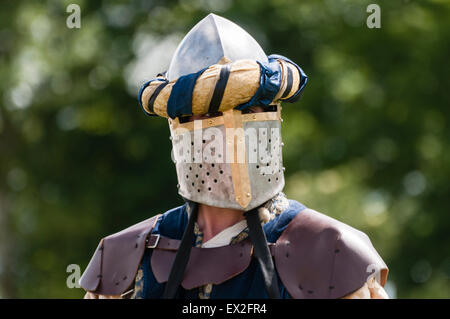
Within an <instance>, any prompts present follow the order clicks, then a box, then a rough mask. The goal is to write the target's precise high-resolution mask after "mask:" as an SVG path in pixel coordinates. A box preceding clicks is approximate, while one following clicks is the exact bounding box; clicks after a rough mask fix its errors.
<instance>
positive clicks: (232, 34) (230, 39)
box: [167, 13, 268, 81]
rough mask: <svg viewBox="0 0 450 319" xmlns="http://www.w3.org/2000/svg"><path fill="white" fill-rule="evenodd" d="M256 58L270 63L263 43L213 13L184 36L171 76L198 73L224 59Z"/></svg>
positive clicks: (173, 63) (174, 57)
mask: <svg viewBox="0 0 450 319" xmlns="http://www.w3.org/2000/svg"><path fill="white" fill-rule="evenodd" d="M241 59H252V60H257V61H260V62H268V59H267V56H266V54H265V53H264V51H263V49H262V48H261V46H260V45H259V44H258V42H256V40H255V39H253V37H252V36H251V35H250V34H248V33H247V31H245V30H244V29H242V28H241V27H240V26H238V25H237V24H235V23H233V22H231V21H230V20H228V19H225V18H222V17H220V16H217V15H215V14H213V13H210V14H209V15H207V16H206V17H205V18H203V19H202V20H201V21H200V22H199V23H197V24H196V25H195V26H194V27H193V28H192V29H191V31H189V33H188V34H186V36H185V37H184V39H183V40H182V41H181V43H180V44H179V45H178V48H177V49H176V51H175V54H174V55H173V57H172V61H171V62H170V66H169V70H168V71H167V78H168V79H169V81H172V80H175V79H177V78H179V77H180V76H182V75H186V74H189V73H194V72H198V71H200V70H201V69H203V68H206V67H208V66H210V65H213V64H217V63H219V62H221V60H222V61H223V62H233V61H236V60H241Z"/></svg>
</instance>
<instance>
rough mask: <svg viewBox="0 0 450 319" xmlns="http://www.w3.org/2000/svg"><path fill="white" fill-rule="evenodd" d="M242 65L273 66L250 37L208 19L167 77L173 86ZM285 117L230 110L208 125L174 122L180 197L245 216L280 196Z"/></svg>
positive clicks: (213, 17) (196, 29)
mask: <svg viewBox="0 0 450 319" xmlns="http://www.w3.org/2000/svg"><path fill="white" fill-rule="evenodd" d="M243 59H249V60H253V61H255V60H256V61H258V62H261V63H264V64H266V63H268V58H267V56H266V54H265V53H264V51H263V49H262V48H261V47H260V46H259V44H258V43H257V42H256V41H255V39H253V38H252V37H251V36H250V35H249V34H248V33H247V32H246V31H244V30H243V29H242V28H241V27H239V26H238V25H236V24H235V23H233V22H231V21H229V20H227V19H224V18H222V17H219V16H217V15H214V14H209V15H208V16H207V17H205V18H204V19H203V20H201V21H200V22H199V23H198V24H197V25H195V26H194V27H193V28H192V30H191V31H189V33H188V34H187V35H186V36H185V37H184V39H183V40H182V42H181V43H180V45H179V46H178V48H177V50H176V51H175V54H174V56H173V58H172V62H171V64H170V66H169V70H168V74H167V77H168V79H169V81H172V80H176V79H178V78H179V77H181V76H184V75H187V74H191V73H196V72H198V71H200V70H202V69H204V68H207V67H209V66H211V65H214V64H226V63H229V62H235V61H237V60H243ZM239 89H240V87H235V88H234V90H235V91H233V92H234V94H237V95H239V94H240V92H239ZM229 92H231V91H229ZM280 116H281V115H280V108H278V109H277V110H276V111H273V110H272V111H270V112H269V111H268V112H261V113H257V114H242V112H241V111H240V110H236V109H230V110H227V111H224V112H223V114H222V115H216V116H215V117H212V118H209V119H207V120H199V121H191V122H180V121H179V119H178V118H176V119H173V120H169V123H170V130H171V135H172V145H173V160H174V163H175V166H176V170H177V177H178V193H179V194H180V195H181V196H182V197H183V198H186V199H188V200H190V201H193V202H196V203H201V204H205V205H209V206H215V207H222V208H231V209H237V210H243V211H249V210H251V209H253V208H256V207H258V206H260V205H262V204H264V203H265V202H267V201H268V200H270V199H271V198H273V197H274V196H276V195H277V194H278V193H279V192H281V191H282V190H283V187H284V173H283V167H282V154H281V146H282V142H281V132H280V127H281V117H280ZM198 125H199V126H198ZM180 154H183V156H180Z"/></svg>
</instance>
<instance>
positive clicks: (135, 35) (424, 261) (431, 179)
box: [0, 0, 450, 298]
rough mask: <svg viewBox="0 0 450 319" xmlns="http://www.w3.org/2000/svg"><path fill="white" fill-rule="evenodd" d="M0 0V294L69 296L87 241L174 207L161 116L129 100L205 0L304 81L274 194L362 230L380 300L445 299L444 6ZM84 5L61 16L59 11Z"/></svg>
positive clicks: (199, 14)
mask: <svg viewBox="0 0 450 319" xmlns="http://www.w3.org/2000/svg"><path fill="white" fill-rule="evenodd" d="M372 2H373V1H372V0H371V1H361V0H359V1H358V0H355V1H346V0H323V1H317V0H311V1H296V0H286V1H284V0H266V1H257V0H210V1H207V0H184V1H181V0H180V1H167V0H154V1H144V0H133V1H75V0H73V1H56V0H55V1H50V0H49V1H2V2H1V3H0V297H2V298H11V297H15V298H80V297H82V296H83V294H84V292H83V291H82V289H77V288H73V289H70V288H68V287H67V285H66V279H67V276H68V275H69V273H67V271H66V270H67V266H68V265H69V264H78V265H80V267H81V270H82V271H83V270H84V269H85V267H86V265H87V264H88V262H89V259H90V257H91V255H92V253H93V251H94V250H95V248H96V246H97V244H98V241H99V240H100V238H101V237H104V236H106V235H108V234H111V233H113V232H117V231H119V230H121V229H123V228H126V227H127V226H129V225H132V224H134V223H136V222H138V221H141V220H143V219H145V218H148V217H150V216H152V215H154V214H156V213H162V212H164V211H166V210H168V209H170V208H172V207H174V206H177V205H179V204H181V203H182V201H181V199H180V197H179V196H177V188H176V175H175V169H174V166H173V163H172V162H171V160H170V150H171V145H170V141H169V129H168V125H167V121H166V120H165V119H161V118H149V117H147V116H145V114H144V113H143V112H142V111H141V109H140V108H139V106H138V104H137V100H136V95H137V92H138V88H139V86H140V85H141V84H142V83H143V82H144V81H145V80H148V79H151V78H152V77H154V76H155V75H156V74H157V73H159V72H161V71H164V70H166V69H167V67H168V64H169V61H170V58H171V56H172V54H173V52H174V50H175V48H176V45H177V44H178V43H179V41H180V40H181V39H182V37H183V36H184V35H185V34H186V32H187V31H188V30H190V28H191V27H192V26H193V25H194V24H195V23H197V22H198V21H199V20H200V19H202V18H203V17H204V16H205V15H207V14H208V13H209V12H215V13H217V14H219V15H222V16H224V17H226V18H228V19H231V20H232V21H234V22H236V23H238V24H239V25H241V26H242V27H243V28H244V29H246V30H247V31H248V32H249V33H250V34H251V35H253V36H254V37H255V38H256V39H257V40H258V42H259V43H260V44H261V46H262V47H263V48H264V50H265V52H266V53H267V54H271V53H278V54H282V55H285V56H287V57H289V58H291V59H293V60H294V61H296V62H297V63H298V64H299V65H300V66H302V68H303V69H304V71H305V72H306V73H307V74H308V76H309V83H308V85H307V87H306V89H305V91H304V95H303V98H302V99H301V100H300V101H299V102H297V103H295V104H293V105H289V104H286V105H285V107H284V109H283V112H284V116H283V117H284V127H283V132H282V134H283V139H284V142H285V144H286V147H285V148H284V154H283V155H284V161H285V166H286V174H287V175H286V177H287V182H286V188H285V192H286V193H287V195H288V196H289V197H290V198H293V199H296V200H298V201H300V202H302V203H304V204H306V205H307V206H309V207H311V208H314V209H316V210H319V211H321V212H323V213H326V214H328V215H330V216H332V217H335V218H337V219H339V220H341V221H343V222H345V223H348V224H350V225H352V226H354V227H356V228H359V229H361V230H363V231H365V232H366V233H367V234H368V235H369V236H370V238H371V239H372V242H373V243H374V245H375V247H376V248H377V250H378V251H379V253H380V255H381V256H382V257H383V258H384V259H385V261H386V263H387V264H388V266H389V267H390V276H389V282H388V286H387V290H388V293H389V294H390V295H391V297H397V298H449V297H450V234H449V232H450V214H449V208H450V183H449V179H450V160H449V159H450V149H449V136H450V129H449V113H450V109H449V105H450V103H449V89H450V80H449V73H450V72H449V71H450V67H449V62H448V58H449V56H450V2H448V1H446V0H440V1H438V0H434V1H387V0H385V1H377V2H376V3H377V4H379V5H380V7H381V28H380V29H369V28H368V27H367V25H366V19H367V17H368V16H369V13H367V12H366V8H367V5H368V4H370V3H372ZM70 3H75V4H78V5H79V6H80V8H81V28H80V29H69V28H68V27H67V26H66V19H67V17H68V16H69V13H67V12H66V7H67V5H69V4H70Z"/></svg>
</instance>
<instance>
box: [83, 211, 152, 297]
mask: <svg viewBox="0 0 450 319" xmlns="http://www.w3.org/2000/svg"><path fill="white" fill-rule="evenodd" d="M159 216H160V215H156V216H154V217H152V218H149V219H146V220H144V221H142V222H140V223H138V224H136V225H133V226H131V227H128V228H127V229H124V230H122V231H121V232H118V233H116V234H113V235H110V236H108V237H105V238H103V239H102V240H101V241H100V244H99V245H98V247H97V249H96V251H95V253H94V255H93V257H92V259H91V261H90V262H89V265H88V266H87V268H86V270H85V272H84V273H83V276H81V279H80V286H81V287H82V288H83V289H85V290H86V291H90V292H94V293H97V294H102V295H119V294H122V293H123V292H124V291H125V290H126V289H127V288H129V287H130V285H131V284H132V283H133V281H134V278H135V275H136V272H137V269H138V267H139V263H140V261H141V259H142V256H143V254H144V251H145V246H146V245H145V244H146V239H147V236H148V234H149V233H150V232H151V230H152V229H153V227H154V225H155V223H156V221H157V219H158V217H159Z"/></svg>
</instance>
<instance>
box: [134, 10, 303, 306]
mask: <svg viewBox="0 0 450 319" xmlns="http://www.w3.org/2000/svg"><path fill="white" fill-rule="evenodd" d="M306 82H307V77H306V75H305V74H304V72H303V71H302V69H301V68H300V67H299V66H298V65H296V64H295V63H294V62H292V61H291V60H289V59H287V58H285V57H283V56H280V55H270V56H266V54H265V53H264V51H263V49H262V48H261V47H260V46H259V44H258V43H257V42H256V40H254V39H253V38H252V37H251V36H250V35H249V34H248V33H247V32H246V31H245V30H243V29H242V28H241V27H239V26H238V25H236V24H235V23H233V22H231V21H229V20H227V19H225V18H222V17H219V16H217V15H214V14H209V15H208V16H206V17H205V18H204V19H203V20H201V21H200V22H199V23H197V25H195V26H194V27H193V28H192V30H191V31H189V33H188V34H187V35H186V36H185V37H184V39H183V40H182V42H181V43H180V44H179V46H178V48H177V49H176V51H175V54H174V56H173V57H172V61H171V63H170V66H169V69H168V71H167V72H164V73H162V74H159V75H158V76H157V77H156V78H155V79H153V80H151V81H148V82H147V83H145V84H144V85H143V86H142V88H141V90H140V92H139V104H140V106H141V107H142V108H143V110H144V112H145V113H146V114H147V115H150V116H155V115H158V116H162V117H166V118H169V125H170V131H171V140H172V144H173V154H172V155H173V160H174V163H175V166H176V169H177V177H178V188H179V191H178V192H179V194H180V195H181V196H182V197H183V198H185V199H186V200H187V202H188V205H187V210H188V213H189V222H188V225H187V227H186V229H185V232H184V235H183V238H182V241H181V244H180V247H179V249H178V252H177V255H176V258H175V261H174V266H173V267H172V269H171V273H170V275H169V280H168V281H167V284H166V288H165V292H164V297H166V298H171V297H174V296H175V295H176V291H177V289H178V286H179V283H180V282H181V279H182V276H183V273H184V269H185V267H186V265H187V262H188V259H189V255H190V250H191V248H192V241H193V236H194V231H193V229H194V222H195V220H196V216H197V203H201V204H206V205H210V206H216V207H223V208H233V209H238V210H241V211H245V217H246V220H247V224H248V230H249V237H250V239H251V241H252V243H253V246H254V254H255V256H256V258H257V260H258V262H259V265H260V267H261V269H262V273H263V276H264V284H265V286H266V290H267V293H268V295H269V297H272V298H277V297H279V291H278V284H277V279H276V276H275V270H274V265H273V261H272V259H271V255H270V251H269V248H268V246H267V241H266V238H265V235H264V232H263V230H262V228H261V223H260V220H259V217H258V213H257V208H258V207H260V206H262V205H263V204H264V203H265V202H267V201H268V200H270V199H271V198H273V197H274V196H276V195H277V194H278V193H279V192H281V191H282V189H283V187H284V174H283V170H284V169H283V167H282V157H281V146H282V145H283V144H282V140H281V134H280V126H281V122H282V119H281V105H280V102H281V101H287V102H295V101H296V100H297V99H298V98H299V97H300V93H301V92H302V90H303V88H304V86H305V85H306ZM254 107H259V108H260V109H259V110H263V111H264V112H258V113H251V112H249V110H252V108H254Z"/></svg>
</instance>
